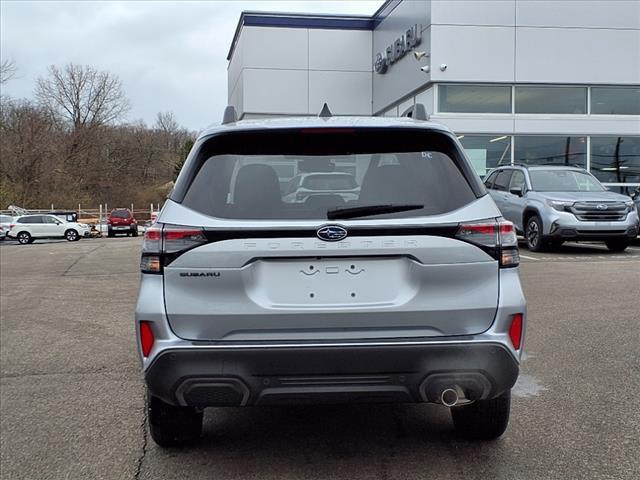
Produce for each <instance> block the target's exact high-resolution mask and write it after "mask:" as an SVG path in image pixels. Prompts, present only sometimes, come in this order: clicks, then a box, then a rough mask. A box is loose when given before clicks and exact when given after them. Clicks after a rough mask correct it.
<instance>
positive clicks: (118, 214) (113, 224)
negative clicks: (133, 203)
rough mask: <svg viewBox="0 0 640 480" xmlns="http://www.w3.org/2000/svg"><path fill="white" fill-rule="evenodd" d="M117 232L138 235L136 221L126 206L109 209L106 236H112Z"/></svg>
mask: <svg viewBox="0 0 640 480" xmlns="http://www.w3.org/2000/svg"><path fill="white" fill-rule="evenodd" d="M118 233H126V234H127V236H129V235H132V236H134V237H137V236H138V222H136V219H135V217H134V216H133V213H132V212H131V210H129V209H128V208H116V209H115V210H111V213H110V214H109V216H108V217H107V236H109V237H113V236H115V235H117V234H118Z"/></svg>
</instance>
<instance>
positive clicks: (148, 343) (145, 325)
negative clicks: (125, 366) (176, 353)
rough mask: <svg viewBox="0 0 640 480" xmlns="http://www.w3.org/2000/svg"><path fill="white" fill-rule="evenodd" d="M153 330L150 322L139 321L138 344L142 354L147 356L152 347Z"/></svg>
mask: <svg viewBox="0 0 640 480" xmlns="http://www.w3.org/2000/svg"><path fill="white" fill-rule="evenodd" d="M153 342H154V338H153V330H152V329H151V323H150V322H140V346H141V347H142V356H143V357H148V356H149V353H150V352H151V349H152V348H153Z"/></svg>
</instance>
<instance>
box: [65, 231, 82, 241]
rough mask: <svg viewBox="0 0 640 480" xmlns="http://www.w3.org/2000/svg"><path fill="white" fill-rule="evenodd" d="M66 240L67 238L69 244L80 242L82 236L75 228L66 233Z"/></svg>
mask: <svg viewBox="0 0 640 480" xmlns="http://www.w3.org/2000/svg"><path fill="white" fill-rule="evenodd" d="M64 238H66V239H67V240H68V241H69V242H77V241H78V240H80V235H78V232H77V231H76V230H74V229H73V228H70V229H69V230H67V231H66V232H64Z"/></svg>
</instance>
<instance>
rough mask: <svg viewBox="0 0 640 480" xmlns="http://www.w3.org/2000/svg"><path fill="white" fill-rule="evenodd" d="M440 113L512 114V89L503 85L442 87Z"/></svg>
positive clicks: (439, 99)
mask: <svg viewBox="0 0 640 480" xmlns="http://www.w3.org/2000/svg"><path fill="white" fill-rule="evenodd" d="M438 105H439V107H438V108H439V111H440V112H452V113H511V87H509V86H502V85H440V86H438Z"/></svg>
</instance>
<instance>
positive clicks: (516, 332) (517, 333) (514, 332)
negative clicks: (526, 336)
mask: <svg viewBox="0 0 640 480" xmlns="http://www.w3.org/2000/svg"><path fill="white" fill-rule="evenodd" d="M509 338H510V339H511V344H512V345H513V348H515V349H516V350H520V346H521V344H522V314H521V313H516V314H515V315H514V316H513V317H512V318H511V326H510V327H509Z"/></svg>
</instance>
